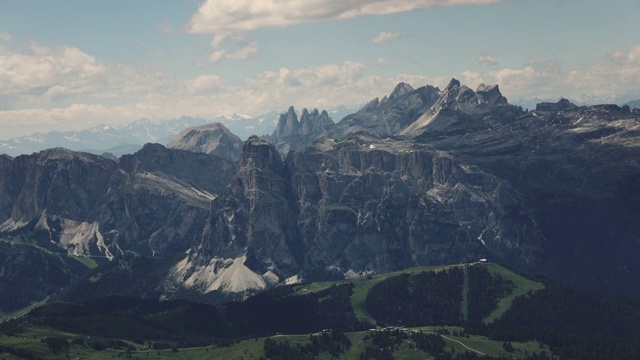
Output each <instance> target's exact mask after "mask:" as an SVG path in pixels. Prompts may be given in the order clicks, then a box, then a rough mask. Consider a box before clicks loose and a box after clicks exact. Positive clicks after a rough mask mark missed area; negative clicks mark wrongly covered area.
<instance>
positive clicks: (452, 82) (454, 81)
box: [445, 78, 460, 91]
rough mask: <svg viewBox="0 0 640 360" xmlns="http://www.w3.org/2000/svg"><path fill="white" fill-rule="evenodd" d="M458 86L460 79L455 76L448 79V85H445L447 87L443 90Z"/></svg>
mask: <svg viewBox="0 0 640 360" xmlns="http://www.w3.org/2000/svg"><path fill="white" fill-rule="evenodd" d="M459 87H460V80H458V79H456V78H451V80H450V81H449V85H447V87H446V88H445V91H447V90H451V89H454V88H459Z"/></svg>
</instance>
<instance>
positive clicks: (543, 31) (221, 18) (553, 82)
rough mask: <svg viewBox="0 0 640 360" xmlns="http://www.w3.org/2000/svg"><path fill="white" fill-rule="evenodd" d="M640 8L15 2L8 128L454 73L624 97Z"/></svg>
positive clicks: (333, 96) (229, 106)
mask: <svg viewBox="0 0 640 360" xmlns="http://www.w3.org/2000/svg"><path fill="white" fill-rule="evenodd" d="M639 14H640V3H639V2H638V1H632V0H614V1H606V2H605V1H595V0H579V1H578V0H528V1H518V0H504V1H501V0H413V1H399V0H345V1H322V0H304V1H279V0H207V1H191V0H179V1H151V0H146V1H134V2H131V1H122V0H109V1H103V0H100V1H81V0H74V1H55V2H52V1H32V0H27V1H0V139H7V138H11V137H16V136H22V135H27V134H31V133H33V132H36V131H40V132H44V131H49V130H53V129H57V130H68V129H76V130H77V129H83V128H88V127H91V126H96V125H99V124H106V125H116V124H120V123H123V122H127V121H133V120H137V119H141V118H149V119H169V118H173V117H180V116H183V115H187V116H194V117H202V118H205V119H211V118H213V117H215V116H218V115H223V114H232V113H243V114H251V115H259V114H262V113H265V112H268V111H272V110H276V111H283V110H285V109H286V108H287V107H288V106H290V105H294V106H296V107H311V108H313V107H317V108H320V109H323V108H332V107H335V106H338V105H356V104H359V103H362V102H364V101H367V100H370V99H372V98H374V97H376V96H378V97H381V96H383V95H385V94H388V92H390V91H391V90H392V89H393V87H394V85H395V84H396V83H398V82H400V81H404V82H407V83H409V84H411V85H413V86H414V87H417V86H421V85H425V84H432V85H436V86H439V87H441V88H442V87H443V86H446V84H447V83H448V81H449V79H450V78H451V77H456V78H458V79H460V81H461V82H462V83H464V84H467V85H469V86H470V87H473V88H475V87H476V86H477V85H479V84H480V83H487V84H495V83H497V84H499V85H500V88H501V90H502V93H503V94H504V95H505V96H506V97H507V98H508V99H509V101H510V102H512V103H516V104H529V103H531V101H529V100H531V99H535V98H539V99H550V100H554V99H557V98H559V97H561V96H564V97H568V98H571V99H573V100H577V101H581V102H585V103H590V102H599V103H600V102H613V103H619V104H621V103H624V102H626V101H629V100H633V99H637V98H638V97H640V95H639V92H638V86H637V84H638V83H640V38H639V37H638V34H639V33H638V27H637V26H638V25H637V19H638V15H639ZM337 120H339V119H334V121H337Z"/></svg>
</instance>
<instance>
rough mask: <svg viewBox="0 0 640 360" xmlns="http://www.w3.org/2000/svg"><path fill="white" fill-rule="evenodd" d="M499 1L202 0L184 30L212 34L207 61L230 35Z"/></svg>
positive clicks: (216, 55) (220, 52)
mask: <svg viewBox="0 0 640 360" xmlns="http://www.w3.org/2000/svg"><path fill="white" fill-rule="evenodd" d="M501 1H504V0H413V1H406V0H343V1H326V0H304V1H302V0H298V1H282V0H205V1H204V2H203V3H202V4H201V5H200V7H199V8H198V10H197V12H196V13H195V14H194V15H193V16H192V17H191V19H190V20H189V22H188V23H187V25H186V27H185V30H186V31H187V32H188V33H192V34H210V35H213V37H214V38H213V42H212V47H213V49H214V51H213V54H212V56H211V57H210V59H215V60H219V59H222V58H224V54H223V53H224V52H226V51H224V50H223V49H222V42H223V41H224V39H226V38H227V37H229V36H230V35H233V34H238V33H247V32H251V31H254V30H258V29H263V28H272V27H287V26H291V25H296V24H302V23H307V22H314V21H322V20H337V19H350V18H354V17H359V16H366V15H387V14H396V13H403V12H409V11H413V10H418V9H425V8H430V7H436V6H454V5H487V4H493V3H498V2H501ZM390 34H393V33H390ZM379 36H380V35H379ZM387 36H388V35H387ZM383 37H384V35H383ZM387 40H391V39H387ZM383 41H385V40H384V39H381V42H383Z"/></svg>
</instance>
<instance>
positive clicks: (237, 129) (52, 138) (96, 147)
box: [0, 106, 359, 157]
mask: <svg viewBox="0 0 640 360" xmlns="http://www.w3.org/2000/svg"><path fill="white" fill-rule="evenodd" d="M358 108H359V106H356V107H347V106H338V107H336V108H335V109H333V110H331V111H330V116H332V118H333V120H334V121H338V120H340V119H342V118H343V117H344V116H346V115H348V114H351V113H353V112H355V111H357V110H358ZM279 116H280V112H277V111H271V112H268V113H266V114H263V115H259V116H252V115H246V114H232V115H225V116H220V117H217V118H214V119H212V120H205V119H201V118H193V117H186V116H184V117H181V118H178V119H171V120H165V121H152V120H148V119H141V120H137V121H133V122H129V123H123V124H120V125H117V126H106V125H100V126H96V127H93V128H90V129H85V130H80V131H50V132H48V133H44V134H43V133H35V134H33V135H29V136H20V137H16V138H11V139H7V140H0V154H3V153H4V154H7V155H9V156H17V155H22V154H31V153H34V152H38V151H41V150H45V149H50V148H55V147H63V148H66V149H69V150H74V151H84V152H89V153H92V154H97V155H101V154H103V153H111V154H113V155H115V156H116V157H120V156H122V155H124V154H133V153H134V152H136V151H138V150H140V149H141V148H142V146H143V145H144V144H146V143H160V144H163V145H166V144H167V143H168V142H169V141H170V140H171V139H172V138H173V137H174V136H175V135H176V134H178V133H179V132H181V131H182V130H184V129H186V128H188V127H194V126H200V125H205V124H210V123H221V124H224V125H225V126H226V127H227V128H228V129H229V130H230V131H231V132H232V133H233V134H235V135H236V136H238V137H239V138H240V139H242V140H246V139H247V138H248V137H249V136H251V135H258V136H261V135H267V134H271V133H272V132H273V130H274V129H275V128H276V124H277V122H278V118H279Z"/></svg>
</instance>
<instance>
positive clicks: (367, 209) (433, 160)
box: [176, 134, 542, 291]
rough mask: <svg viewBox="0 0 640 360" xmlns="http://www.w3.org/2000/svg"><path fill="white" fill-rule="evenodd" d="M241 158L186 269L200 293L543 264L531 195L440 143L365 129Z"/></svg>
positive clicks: (262, 145)
mask: <svg viewBox="0 0 640 360" xmlns="http://www.w3.org/2000/svg"><path fill="white" fill-rule="evenodd" d="M240 166H241V167H240V170H239V171H238V173H237V175H236V177H235V178H234V180H232V182H231V185H230V186H229V187H228V188H227V190H226V191H225V192H224V193H223V194H222V195H221V196H220V197H219V198H217V199H216V200H214V201H213V203H212V207H211V213H210V216H209V219H208V220H207V225H206V228H205V230H204V232H203V235H202V237H201V238H200V240H198V241H196V242H195V243H194V244H193V247H192V249H191V252H190V255H189V257H188V258H187V259H186V262H185V263H184V264H182V265H181V268H179V269H176V271H177V272H179V276H178V277H179V278H181V279H183V280H184V279H187V281H186V283H188V284H192V286H194V287H196V288H197V289H199V290H200V291H212V290H218V289H230V288H232V287H233V284H238V283H240V282H244V284H245V285H247V284H246V279H247V278H252V279H260V280H259V281H253V282H252V283H251V284H249V285H247V286H243V287H238V288H239V289H241V290H242V291H257V290H259V289H262V288H264V287H267V286H269V285H270V284H273V283H276V282H285V281H294V280H293V279H296V280H299V279H301V278H302V279H307V280H310V279H319V278H327V277H328V276H331V274H332V273H333V274H336V273H346V272H347V271H349V270H352V271H354V272H356V273H357V272H364V271H376V272H388V271H393V270H398V269H402V268H406V267H410V266H417V265H427V264H443V263H452V262H461V261H468V260H475V259H477V258H479V257H486V256H489V255H491V257H492V258H494V259H499V260H500V261H503V262H505V263H509V264H511V265H513V266H516V267H518V268H521V269H532V268H535V267H536V266H537V264H538V262H539V259H540V242H541V240H542V236H541V234H540V232H539V230H538V227H537V225H536V223H535V221H534V220H533V219H532V217H531V215H530V210H529V209H528V207H527V205H526V204H525V203H524V201H523V198H522V196H520V194H518V192H517V191H515V190H514V189H513V188H512V187H511V186H510V185H509V184H508V183H507V182H505V181H502V180H500V179H498V178H496V177H495V176H492V175H489V174H486V173H483V172H481V171H479V170H478V169H476V168H474V167H471V166H467V165H464V164H461V163H459V162H458V161H456V160H455V159H454V158H453V157H452V156H450V155H448V154H446V153H443V152H439V151H434V150H432V149H430V148H429V147H428V146H421V145H416V144H412V143H410V142H403V141H397V140H389V139H386V140H383V139H381V138H378V137H375V136H371V135H366V134H355V135H352V136H351V137H349V138H348V139H346V140H344V141H341V142H334V141H332V140H326V142H325V143H317V144H316V148H313V149H307V150H306V151H305V152H290V153H289V154H288V156H287V159H286V161H285V162H282V160H281V159H280V156H279V154H278V152H277V151H276V150H275V148H274V147H273V146H272V145H270V144H268V143H266V142H262V141H260V140H259V139H257V138H250V139H249V140H248V141H247V143H246V144H245V146H244V149H243V155H242V157H241V164H240ZM240 265H241V266H242V272H239V271H237V269H236V268H234V266H235V267H240ZM230 269H236V270H234V272H235V273H242V274H243V275H242V276H240V275H238V277H230V275H229V274H230V273H231V270H230ZM212 273H213V274H214V276H213V277H211V276H210V275H211V274H212ZM247 274H249V275H250V276H249V275H247ZM270 281H271V282H270ZM198 284H200V285H198ZM250 285H254V287H251V286H250Z"/></svg>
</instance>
